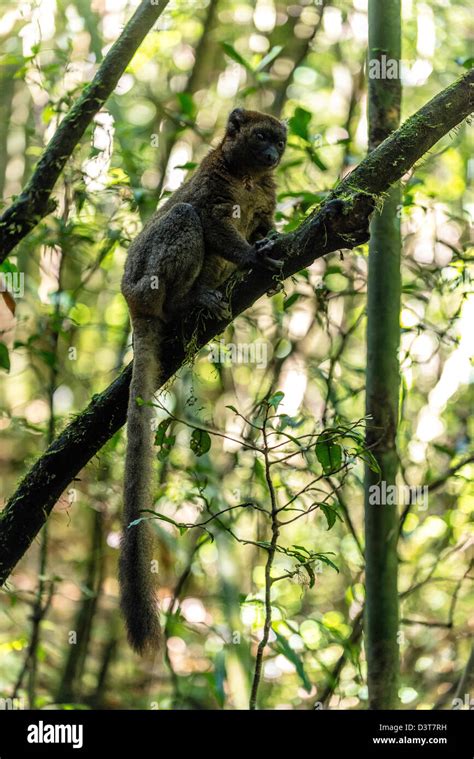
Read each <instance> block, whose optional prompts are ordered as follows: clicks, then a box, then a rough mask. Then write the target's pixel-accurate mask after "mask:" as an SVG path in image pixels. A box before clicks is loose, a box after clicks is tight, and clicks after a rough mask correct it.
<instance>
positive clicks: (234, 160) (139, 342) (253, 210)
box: [120, 109, 286, 653]
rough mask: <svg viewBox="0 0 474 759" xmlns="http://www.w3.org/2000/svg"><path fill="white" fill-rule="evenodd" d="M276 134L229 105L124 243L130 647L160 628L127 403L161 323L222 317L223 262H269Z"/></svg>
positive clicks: (256, 116)
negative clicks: (164, 197)
mask: <svg viewBox="0 0 474 759" xmlns="http://www.w3.org/2000/svg"><path fill="white" fill-rule="evenodd" d="M262 137H263V139H262ZM285 142H286V127H285V126H284V124H282V123H281V122H280V121H278V120H277V119H275V118H273V117H272V116H268V115H266V114H263V113H259V112H258V111H244V110H242V109H236V110H234V111H232V113H231V114H230V116H229V120H228V123H227V129H226V133H225V136H224V137H223V139H222V141H221V142H220V144H219V145H218V146H217V148H215V149H214V150H212V151H211V152H210V153H209V154H208V155H207V156H206V158H205V159H204V160H203V162H202V164H201V166H200V167H199V169H198V170H197V171H196V173H195V174H194V175H193V176H192V177H191V178H190V179H189V180H188V181H187V182H186V183H185V184H184V185H183V186H182V187H181V188H180V189H179V190H177V191H176V192H175V193H174V195H173V196H172V197H171V198H170V199H169V200H168V201H167V202H166V203H165V204H164V205H163V206H162V207H161V208H160V209H159V210H158V211H157V212H156V213H155V215H154V216H153V218H152V219H151V220H150V221H149V222H148V224H147V225H146V226H145V227H144V229H143V230H142V232H141V233H140V234H139V235H138V237H137V238H136V239H135V240H134V242H133V243H132V245H131V246H130V250H129V254H128V258H127V263H126V266H125V272H124V276H123V280H122V292H123V294H124V296H125V298H126V300H127V303H128V307H129V310H130V315H131V318H132V324H133V329H134V350H135V359H134V367H133V377H132V383H131V388H130V400H129V406H128V417H127V430H128V442H127V456H126V462H125V488H124V490H125V506H124V534H123V538H122V554H121V559H120V585H121V607H122V610H123V613H124V616H125V619H126V623H127V629H128V637H129V641H130V643H131V645H132V647H133V648H134V649H135V650H136V651H138V652H139V653H142V652H143V651H144V650H145V649H147V648H154V647H156V646H157V645H158V643H159V636H160V631H159V624H158V617H157V601H156V591H155V587H154V583H153V575H152V572H151V563H150V562H151V556H152V554H151V543H150V538H149V535H148V531H147V526H146V522H144V521H141V522H139V524H138V525H133V526H132V527H129V525H130V523H131V522H133V521H134V520H136V519H139V518H140V512H141V511H142V510H143V509H145V508H150V493H149V489H150V478H151V464H152V440H151V427H150V425H151V419H152V410H151V409H150V407H149V406H147V405H139V404H137V401H136V398H137V397H138V398H141V399H142V400H144V401H150V400H151V399H152V397H153V393H154V391H155V390H156V388H157V387H158V386H159V384H160V379H161V378H160V374H161V369H160V367H161V355H160V351H161V343H162V334H163V327H164V323H166V322H172V321H174V320H175V319H177V318H179V317H180V316H181V315H182V314H184V313H189V312H190V311H191V310H193V309H198V308H204V309H206V310H207V311H209V312H210V313H211V314H212V315H215V316H217V317H219V316H221V317H222V316H223V315H224V314H225V313H226V312H227V309H228V306H227V304H225V303H224V301H223V297H222V293H221V292H220V291H219V290H218V288H219V287H220V286H221V285H222V283H223V282H224V281H225V280H226V279H227V278H228V277H229V275H230V274H231V273H232V271H233V270H235V269H236V268H243V267H246V268H249V267H255V266H259V265H263V266H272V267H273V268H275V266H276V262H275V261H273V259H271V257H270V256H269V253H270V252H271V243H270V242H268V241H267V242H266V243H264V244H263V245H262V244H258V241H259V240H261V239H262V238H264V237H265V236H266V235H267V234H268V232H269V231H270V230H271V228H272V225H273V215H274V211H275V203H276V195H275V182H274V178H273V169H274V168H275V166H276V165H277V164H278V162H279V160H280V158H281V155H282V153H283V150H284V147H285ZM270 162H272V163H270ZM145 516H146V515H145Z"/></svg>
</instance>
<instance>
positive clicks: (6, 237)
mask: <svg viewBox="0 0 474 759" xmlns="http://www.w3.org/2000/svg"><path fill="white" fill-rule="evenodd" d="M168 2H169V0H158V1H157V2H156V3H154V2H150V0H142V2H141V3H140V5H139V6H138V8H137V10H136V11H135V13H134V14H133V16H132V18H131V19H130V21H129V22H128V24H127V25H126V27H125V29H124V30H123V32H122V34H121V35H120V37H119V38H118V40H116V42H115V43H114V44H113V46H112V47H111V48H110V50H109V52H108V53H107V55H106V56H105V58H104V60H103V61H102V63H101V65H100V66H99V68H98V70H97V72H96V74H95V76H94V78H93V80H92V82H91V83H90V84H89V85H87V87H85V88H84V90H83V92H82V95H81V96H80V97H79V98H78V99H77V100H76V102H75V103H74V105H73V106H72V108H71V110H70V111H69V113H68V114H67V116H65V117H64V119H63V120H62V121H61V123H60V125H59V127H58V128H57V130H56V132H55V133H54V136H53V137H52V139H51V140H50V142H49V143H48V145H47V147H46V148H45V150H44V152H43V154H42V156H41V158H40V160H39V161H38V164H37V165H36V168H35V170H34V172H33V175H32V177H31V179H30V181H29V182H28V184H27V185H26V187H25V189H24V190H23V191H22V193H21V194H20V195H19V196H18V198H17V199H16V200H15V201H14V202H13V203H12V205H11V206H10V207H9V208H8V209H7V210H6V211H5V212H4V214H3V215H2V216H1V217H0V263H1V262H2V261H4V260H5V258H6V257H7V256H8V254H9V253H10V251H11V250H12V249H13V248H14V247H15V245H17V244H18V243H19V242H20V240H22V239H23V238H24V237H25V236H26V235H27V234H28V232H30V231H31V230H32V229H33V227H35V226H36V224H38V222H39V221H40V220H41V219H42V218H43V217H44V216H46V215H47V214H49V213H51V212H52V211H54V209H55V207H56V203H55V202H54V200H53V199H52V198H51V193H52V191H53V187H54V185H55V184H56V181H57V180H58V178H59V176H60V174H61V172H62V170H63V169H64V166H65V164H66V161H67V160H68V158H69V157H70V156H71V154H72V151H73V150H74V148H75V147H76V145H77V144H78V142H79V140H80V139H81V137H82V135H83V134H84V132H85V131H86V129H87V127H88V126H89V124H90V123H91V121H92V119H93V118H94V116H95V114H96V113H97V112H98V111H100V109H101V108H102V106H103V105H104V103H105V101H106V100H107V98H108V97H109V96H110V95H111V93H112V92H113V91H114V89H115V87H116V86H117V83H118V80H119V79H120V77H121V76H122V74H123V72H124V71H125V69H126V68H127V66H128V64H129V63H130V61H131V59H132V58H133V56H134V54H135V51H136V50H137V48H138V47H139V46H140V45H141V43H142V42H143V40H144V38H145V37H146V35H147V34H148V32H149V30H150V29H151V27H152V26H153V24H154V23H155V21H156V19H157V18H158V17H159V16H160V15H161V13H162V12H163V10H164V9H165V8H166V6H167V4H168Z"/></svg>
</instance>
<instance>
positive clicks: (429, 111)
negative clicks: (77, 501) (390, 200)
mask: <svg viewBox="0 0 474 759" xmlns="http://www.w3.org/2000/svg"><path fill="white" fill-rule="evenodd" d="M473 89H474V69H472V70H471V71H470V72H468V73H467V74H465V75H464V76H463V77H461V79H459V80H458V81H457V82H455V83H454V84H452V85H451V86H450V87H448V88H447V89H445V90H443V91H442V92H441V93H440V94H439V95H437V96H436V97H435V98H433V99H432V100H431V101H430V102H429V103H428V104H427V105H425V106H424V107H423V108H422V109H421V110H420V111H418V112H417V113H415V114H414V115H413V116H412V117H411V118H409V119H408V120H407V121H406V122H405V124H404V125H403V126H402V127H401V128H400V129H399V130H397V131H396V132H395V133H394V134H392V135H391V136H390V137H389V138H388V139H387V140H385V141H384V142H383V143H382V144H381V145H379V147H378V148H376V149H375V150H373V151H372V153H371V154H370V155H369V156H367V158H365V159H364V160H363V161H362V162H361V164H360V165H359V166H358V167H357V168H356V169H355V170H354V171H353V172H352V173H351V174H349V175H348V176H346V177H345V179H344V180H343V181H342V182H340V184H339V185H338V186H337V188H336V189H335V190H334V191H333V193H332V194H331V197H330V198H329V201H332V200H334V199H338V200H339V201H341V206H342V209H340V210H339V211H338V213H337V214H334V213H333V212H331V209H333V210H334V204H331V202H326V203H325V204H324V206H323V207H322V208H321V209H319V210H317V211H316V212H313V213H311V214H310V215H309V216H308V218H307V219H306V220H305V221H304V222H303V223H302V224H301V225H300V227H299V228H298V229H297V230H295V231H294V232H292V233H290V234H286V235H279V236H278V237H277V239H276V245H275V254H276V255H280V256H282V257H283V256H287V260H286V261H285V263H284V266H283V270H282V278H286V277H289V276H291V275H292V274H295V273H296V272H298V271H300V270H301V269H302V268H304V267H306V266H310V265H311V264H312V263H313V261H314V260H315V259H316V258H320V257H321V256H324V255H326V254H328V253H331V252H332V251H334V250H339V249H341V248H353V247H355V246H356V245H357V244H359V243H360V242H361V241H362V240H366V239H367V236H366V234H365V229H366V227H367V223H368V217H369V216H370V214H371V212H372V210H373V204H374V201H375V200H377V199H378V198H379V197H380V196H381V195H382V194H383V193H386V192H387V191H388V189H389V188H390V186H391V185H392V184H393V183H394V182H397V181H398V180H400V179H401V177H402V176H403V175H404V174H405V173H406V172H407V171H408V169H409V168H410V167H411V166H413V164H414V163H415V162H416V161H417V160H418V159H419V158H421V157H422V156H423V155H424V153H426V151H427V150H429V149H430V148H431V147H432V146H433V145H434V144H435V143H436V142H437V141H438V140H439V139H440V138H441V137H443V136H444V135H445V134H447V133H448V132H449V130H450V129H452V128H453V127H454V126H456V124H459V123H460V122H461V121H462V120H463V119H464V118H466V117H467V116H468V115H469V114H470V113H471V111H472V109H473V99H474V98H473ZM274 284H275V282H274V281H273V274H272V273H271V272H268V271H264V270H262V271H260V270H255V271H252V272H251V273H247V274H246V275H245V276H244V277H243V279H242V281H240V282H239V283H237V284H236V285H235V286H234V288H233V290H232V293H231V298H230V300H231V307H232V314H233V317H232V318H235V317H236V316H238V315H239V314H240V313H242V311H245V309H247V308H249V307H250V306H251V305H252V304H253V303H254V302H255V301H256V300H257V299H258V298H260V297H261V296H262V295H264V294H265V293H266V292H268V290H269V289H271V288H272V286H274ZM230 321H231V320H228V321H227V320H225V321H219V322H217V321H208V322H207V323H205V324H204V325H201V326H198V327H196V324H189V323H188V324H187V325H184V333H185V335H187V336H188V337H189V338H190V337H191V335H192V337H193V340H192V346H193V347H192V350H190V349H189V348H188V351H187V352H186V351H185V348H184V346H183V339H182V337H180V335H181V331H180V330H181V325H179V326H178V327H177V330H176V334H175V335H170V337H169V341H168V351H167V364H166V372H165V381H167V380H168V379H169V378H170V377H171V376H172V375H173V374H174V373H175V372H176V371H177V369H178V368H179V367H180V366H181V365H182V364H183V363H184V362H185V361H186V360H188V359H189V358H191V357H192V355H194V354H195V353H197V351H198V350H199V349H200V348H202V347H203V346H204V345H205V344H206V343H207V342H209V340H211V339H212V338H214V337H215V336H216V335H219V334H220V333H221V332H222V331H223V330H224V328H225V327H226V326H227V324H228V323H229V322H230ZM130 377H131V365H129V366H128V367H127V368H126V369H125V370H124V371H123V372H122V374H121V375H120V376H119V377H118V378H117V379H116V380H115V381H114V382H113V383H112V384H111V385H110V386H109V387H108V388H106V390H104V391H103V392H102V393H100V394H98V395H95V396H93V398H92V400H91V402H90V404H89V405H88V407H87V408H86V409H85V410H84V411H83V412H81V413H80V414H78V415H77V416H76V418H75V419H74V420H73V421H72V422H71V423H70V424H69V425H68V426H67V427H66V429H65V430H64V431H63V432H62V433H61V434H60V435H59V437H58V438H57V439H56V440H55V441H54V442H53V443H52V444H51V446H50V447H49V448H48V450H47V451H46V453H45V454H44V455H43V456H41V457H40V458H39V459H38V461H37V462H36V463H35V464H34V465H33V467H32V468H31V469H30V471H29V472H28V473H27V474H26V476H25V477H24V479H23V481H22V482H21V483H20V485H19V486H18V488H17V490H16V492H15V493H14V494H13V495H12V497H11V498H10V500H9V502H8V503H7V505H6V507H5V509H4V510H3V512H2V514H1V517H0V583H3V582H5V580H6V579H7V577H8V575H9V574H10V572H11V571H12V569H13V567H14V566H15V564H16V563H17V562H18V561H19V559H20V558H21V557H22V556H23V554H24V553H25V552H26V550H27V549H28V547H29V545H30V544H31V542H32V541H33V540H34V538H35V537H36V535H37V534H38V531H39V530H40V528H41V527H42V525H43V524H44V523H45V521H46V520H47V518H48V516H49V513H50V512H51V510H52V508H53V506H54V504H55V503H56V501H57V500H58V498H59V496H60V495H61V493H62V492H63V490H64V489H65V488H66V487H67V485H68V484H69V483H70V482H71V480H72V479H73V478H74V477H76V475H77V474H78V472H80V470H81V469H82V467H83V466H85V464H86V463H87V462H88V461H89V459H91V458H92V456H94V455H95V454H96V453H97V451H99V450H100V448H101V447H102V446H103V445H104V443H106V441H107V440H108V439H109V438H110V437H111V436H112V435H113V434H114V433H115V432H117V430H118V429H120V427H121V426H122V425H123V424H124V422H125V415H126V407H127V400H128V386H129V383H130Z"/></svg>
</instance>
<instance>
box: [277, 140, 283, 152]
mask: <svg viewBox="0 0 474 759" xmlns="http://www.w3.org/2000/svg"><path fill="white" fill-rule="evenodd" d="M278 147H279V148H281V150H283V148H284V147H285V143H284V142H283V140H280V141H279V143H278Z"/></svg>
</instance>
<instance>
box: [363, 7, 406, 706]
mask: <svg viewBox="0 0 474 759" xmlns="http://www.w3.org/2000/svg"><path fill="white" fill-rule="evenodd" d="M400 15H401V11H400V0H385V2H383V3H382V1H381V0H369V69H368V70H369V80H368V81H369V150H374V149H375V148H376V147H377V145H379V144H380V142H382V141H383V140H384V139H385V138H386V137H388V135H389V134H390V133H391V132H393V131H394V130H396V129H397V128H398V126H399V122H400V100H401V84H400V78H399V61H400V56H401V24H400ZM374 60H378V61H380V64H381V68H380V74H381V78H378V77H375V78H371V76H370V74H371V71H372V73H373V72H374V69H373V67H371V63H372V62H373V61H374ZM389 60H390V61H395V62H396V67H397V75H396V78H394V79H388V78H386V77H385V76H384V75H383V74H384V70H383V69H384V66H385V64H386V63H387V61H389ZM385 73H388V69H387V71H386V72H385ZM399 204H400V185H399V183H397V184H396V185H394V186H393V187H392V188H391V189H390V192H389V195H388V197H387V199H386V200H385V202H384V206H383V210H382V212H381V213H376V214H375V216H374V219H373V221H372V224H371V230H370V231H371V236H370V243H369V274H368V295H367V371H366V413H367V415H368V416H370V417H371V419H370V421H369V422H368V431H367V445H368V446H369V447H370V449H371V451H372V453H373V455H374V456H375V459H376V460H377V462H378V465H379V467H380V472H381V473H380V475H378V474H377V473H376V472H374V471H373V470H372V469H370V468H369V467H366V471H365V588H366V603H365V650H366V656H367V667H368V674H367V679H368V687H369V705H370V708H371V709H394V708H396V706H397V703H398V693H397V692H398V673H399V653H398V640H397V634H398V592H397V570H398V567H397V538H398V514H397V506H396V505H387V504H382V503H379V502H378V503H377V504H374V502H373V500H372V501H371V498H370V496H371V492H372V491H371V489H373V488H379V487H380V484H381V481H385V482H386V484H387V486H390V485H395V478H396V474H397V467H398V456H397V448H396V435H397V419H398V392H399V365H398V348H399V340H400V289H401V285H400V248H401V238H400V220H399V216H398V209H399Z"/></svg>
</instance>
